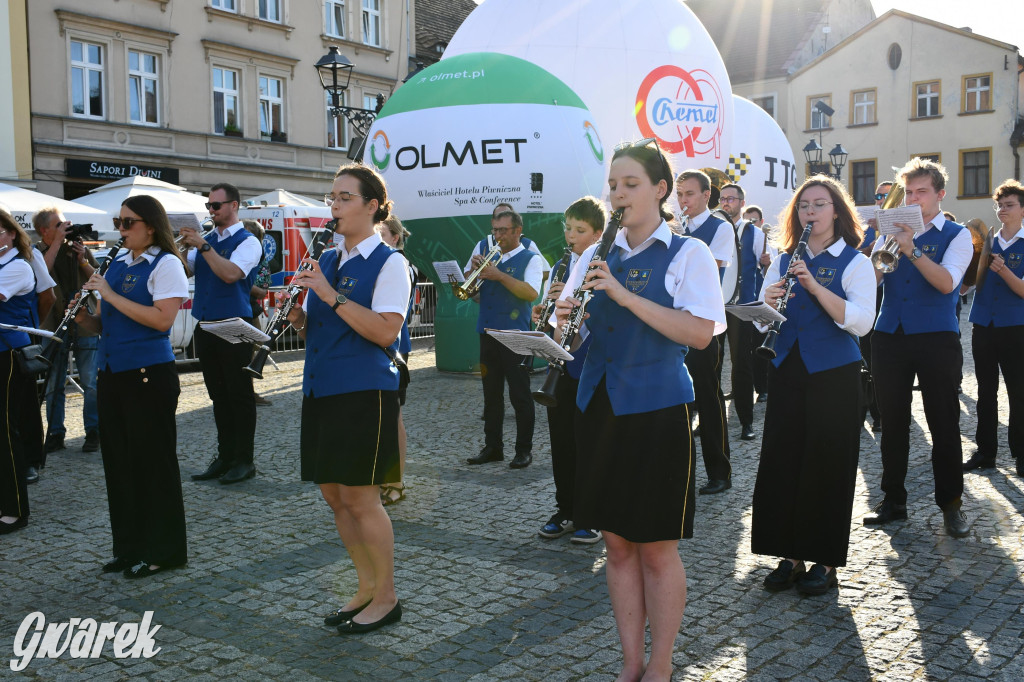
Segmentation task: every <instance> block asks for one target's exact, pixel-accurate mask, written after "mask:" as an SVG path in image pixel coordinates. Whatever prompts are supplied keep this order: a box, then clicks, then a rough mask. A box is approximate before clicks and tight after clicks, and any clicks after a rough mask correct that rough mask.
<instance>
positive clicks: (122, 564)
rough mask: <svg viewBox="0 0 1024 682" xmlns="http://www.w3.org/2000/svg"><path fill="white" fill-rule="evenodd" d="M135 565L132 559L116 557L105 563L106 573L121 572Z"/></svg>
mask: <svg viewBox="0 0 1024 682" xmlns="http://www.w3.org/2000/svg"><path fill="white" fill-rule="evenodd" d="M134 565H135V562H134V561H133V560H132V559H125V558H122V557H115V558H114V560H113V561H108V562H107V563H105V564H103V572H104V573H119V572H121V571H123V570H124V569H126V568H131V567H132V566H134Z"/></svg>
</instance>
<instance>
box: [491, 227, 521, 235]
mask: <svg viewBox="0 0 1024 682" xmlns="http://www.w3.org/2000/svg"><path fill="white" fill-rule="evenodd" d="M514 229H516V228H514V227H492V228H491V234H505V233H506V232H508V231H509V230H514Z"/></svg>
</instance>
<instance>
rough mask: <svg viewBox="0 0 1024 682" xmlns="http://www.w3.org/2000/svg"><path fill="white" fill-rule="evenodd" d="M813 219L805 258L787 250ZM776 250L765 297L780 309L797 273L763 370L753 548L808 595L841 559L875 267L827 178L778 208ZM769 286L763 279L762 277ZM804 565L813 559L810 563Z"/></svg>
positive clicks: (839, 191)
mask: <svg viewBox="0 0 1024 682" xmlns="http://www.w3.org/2000/svg"><path fill="white" fill-rule="evenodd" d="M808 224H811V230H810V235H809V237H808V238H807V243H806V250H805V251H804V257H803V258H802V259H800V260H799V261H796V260H794V259H793V258H792V255H793V253H794V251H795V250H798V249H797V246H798V245H797V242H798V241H799V240H800V236H801V234H802V233H803V232H804V229H805V227H806V226H807V225H808ZM780 230H781V233H782V234H781V238H780V241H781V243H780V244H779V247H780V256H779V257H778V258H776V259H775V260H774V261H773V262H772V264H771V266H770V267H769V268H768V273H767V275H766V276H765V284H766V286H765V288H764V289H762V291H761V298H762V300H764V301H765V302H766V303H768V304H769V305H771V306H772V307H775V308H777V306H778V303H779V298H780V297H781V296H783V294H784V292H785V288H786V287H785V279H784V278H783V275H785V274H786V273H787V272H788V273H789V275H790V276H791V277H795V278H796V282H795V283H794V284H793V286H792V293H791V295H790V300H789V301H787V304H786V307H785V315H786V321H785V322H783V323H782V325H781V327H780V330H779V334H778V338H777V340H776V343H775V353H776V357H775V358H774V359H773V360H772V362H771V366H770V367H769V369H768V405H767V408H766V411H765V424H764V437H763V440H762V443H761V461H760V465H759V467H758V471H757V482H756V484H755V486H754V513H753V529H752V539H751V549H752V550H753V552H754V553H755V554H765V555H769V556H776V557H782V560H781V561H780V562H779V566H778V568H776V569H775V570H774V571H772V572H771V573H769V574H768V576H766V577H765V579H764V587H765V588H766V589H768V590H771V591H781V590H785V589H788V588H789V587H791V586H792V585H793V584H794V583H795V584H796V586H797V589H798V590H800V592H802V593H804V594H824V593H825V592H827V591H828V590H829V588H831V587H834V586H835V585H837V579H836V567H837V566H845V565H846V554H847V548H848V546H849V542H850V515H851V513H852V511H853V492H854V484H855V482H856V474H857V458H858V453H859V444H860V428H861V422H862V414H861V388H860V387H861V383H860V371H861V355H860V348H859V346H858V342H857V337H859V336H863V335H864V334H866V333H867V332H868V331H870V329H871V325H872V323H873V319H874V312H875V274H874V268H873V267H872V265H871V261H870V260H869V259H868V258H867V256H865V255H864V254H862V253H860V252H859V251H858V250H857V247H858V246H859V245H860V243H861V240H862V238H863V236H864V230H863V228H862V227H861V225H860V224H859V222H858V219H857V213H856V210H855V209H854V207H853V201H852V200H851V199H850V196H849V195H848V194H847V193H846V190H845V189H843V187H842V186H841V185H840V184H839V183H838V182H836V181H835V180H833V179H832V178H829V177H825V176H822V175H816V176H814V177H812V178H810V179H808V180H807V181H806V182H804V184H803V185H802V186H801V187H800V189H799V190H798V191H797V192H796V194H795V195H794V196H793V198H792V200H790V202H789V205H788V206H787V207H786V208H785V209H784V211H783V214H782V222H781V225H780ZM769 282H771V284H768V283H769ZM804 561H812V562H816V563H815V565H814V566H813V567H811V568H810V570H806V568H805V565H804Z"/></svg>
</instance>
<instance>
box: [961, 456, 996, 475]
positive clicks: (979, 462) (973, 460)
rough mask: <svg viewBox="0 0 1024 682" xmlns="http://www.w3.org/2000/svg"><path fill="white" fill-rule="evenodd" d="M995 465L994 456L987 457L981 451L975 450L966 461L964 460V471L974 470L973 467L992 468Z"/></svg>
mask: <svg viewBox="0 0 1024 682" xmlns="http://www.w3.org/2000/svg"><path fill="white" fill-rule="evenodd" d="M995 466H996V458H995V457H988V456H987V455H985V454H983V453H981V452H975V453H974V454H973V455H971V456H970V458H969V459H968V460H967V461H966V462H964V471H974V470H975V469H994V468H995Z"/></svg>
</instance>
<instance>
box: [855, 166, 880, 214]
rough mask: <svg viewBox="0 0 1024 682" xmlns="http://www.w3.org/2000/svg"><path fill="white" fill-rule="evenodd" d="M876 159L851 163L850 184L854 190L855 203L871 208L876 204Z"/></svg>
mask: <svg viewBox="0 0 1024 682" xmlns="http://www.w3.org/2000/svg"><path fill="white" fill-rule="evenodd" d="M875 164H876V162H875V159H870V160H868V161H851V162H850V183H851V188H852V189H853V203H855V204H857V205H858V206H871V205H874V203H875V186H876V185H877V184H878V183H877V182H875Z"/></svg>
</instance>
